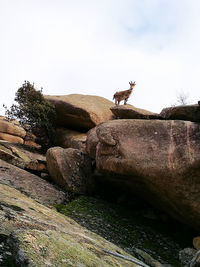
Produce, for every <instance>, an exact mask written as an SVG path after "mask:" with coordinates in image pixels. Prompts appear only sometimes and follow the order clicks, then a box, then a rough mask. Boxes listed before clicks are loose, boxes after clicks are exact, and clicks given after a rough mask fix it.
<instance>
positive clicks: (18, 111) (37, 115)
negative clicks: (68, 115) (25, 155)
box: [3, 81, 56, 148]
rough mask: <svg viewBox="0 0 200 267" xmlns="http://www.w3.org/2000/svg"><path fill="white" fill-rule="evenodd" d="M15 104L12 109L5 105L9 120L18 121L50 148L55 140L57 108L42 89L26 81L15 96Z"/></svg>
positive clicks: (38, 140)
mask: <svg viewBox="0 0 200 267" xmlns="http://www.w3.org/2000/svg"><path fill="white" fill-rule="evenodd" d="M14 100H15V102H16V104H13V105H12V106H11V107H10V109H8V108H7V107H6V106H5V105H3V106H4V108H5V110H6V111H5V115H6V116H7V117H8V119H17V120H18V121H19V123H20V124H21V125H22V126H23V127H24V128H25V129H26V130H29V131H31V132H32V133H34V134H35V135H36V136H37V142H38V143H39V144H40V145H41V146H42V147H43V148H48V147H49V146H50V145H51V144H52V143H53V139H54V127H53V125H54V122H55V118H56V111H55V107H54V106H53V105H52V104H50V103H49V102H48V101H47V100H46V99H45V98H44V96H43V94H42V88H41V89H40V90H36V89H35V87H34V83H33V84H31V83H30V82H28V81H25V82H24V84H23V85H22V86H21V87H20V88H19V89H18V90H17V92H16V94H15V99H14Z"/></svg>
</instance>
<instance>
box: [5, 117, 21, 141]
mask: <svg viewBox="0 0 200 267" xmlns="http://www.w3.org/2000/svg"><path fill="white" fill-rule="evenodd" d="M0 132H1V133H6V134H10V135H14V136H18V137H21V138H24V137H25V135H26V131H25V130H24V129H23V128H22V127H20V126H19V125H18V124H16V123H13V122H9V121H6V119H5V118H3V117H1V118H0Z"/></svg>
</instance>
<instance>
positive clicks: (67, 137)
mask: <svg viewBox="0 0 200 267" xmlns="http://www.w3.org/2000/svg"><path fill="white" fill-rule="evenodd" d="M85 142H86V133H80V132H76V131H72V130H69V129H66V128H57V129H56V134H55V145H56V146H60V147H62V148H76V149H79V150H80V151H81V152H85V146H86V145H85Z"/></svg>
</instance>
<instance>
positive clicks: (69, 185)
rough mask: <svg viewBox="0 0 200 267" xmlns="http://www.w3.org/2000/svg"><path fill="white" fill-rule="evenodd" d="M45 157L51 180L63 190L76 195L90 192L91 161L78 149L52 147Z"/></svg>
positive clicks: (91, 185)
mask: <svg viewBox="0 0 200 267" xmlns="http://www.w3.org/2000/svg"><path fill="white" fill-rule="evenodd" d="M46 157H47V168H48V171H49V173H50V175H51V177H52V179H53V180H54V182H55V183H56V184H58V185H60V186H62V188H63V189H64V190H67V191H70V192H73V193H76V194H85V193H87V192H90V191H91V190H92V187H93V183H92V180H91V171H92V170H91V160H90V158H89V157H88V156H87V155H86V154H83V153H82V152H81V151H80V150H78V149H73V148H67V149H63V148H61V147H52V148H50V149H48V151H47V156H46Z"/></svg>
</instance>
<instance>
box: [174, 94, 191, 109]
mask: <svg viewBox="0 0 200 267" xmlns="http://www.w3.org/2000/svg"><path fill="white" fill-rule="evenodd" d="M188 104H189V93H186V92H184V91H181V92H179V93H177V95H176V102H175V103H173V104H171V106H172V107H175V106H178V105H188Z"/></svg>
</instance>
